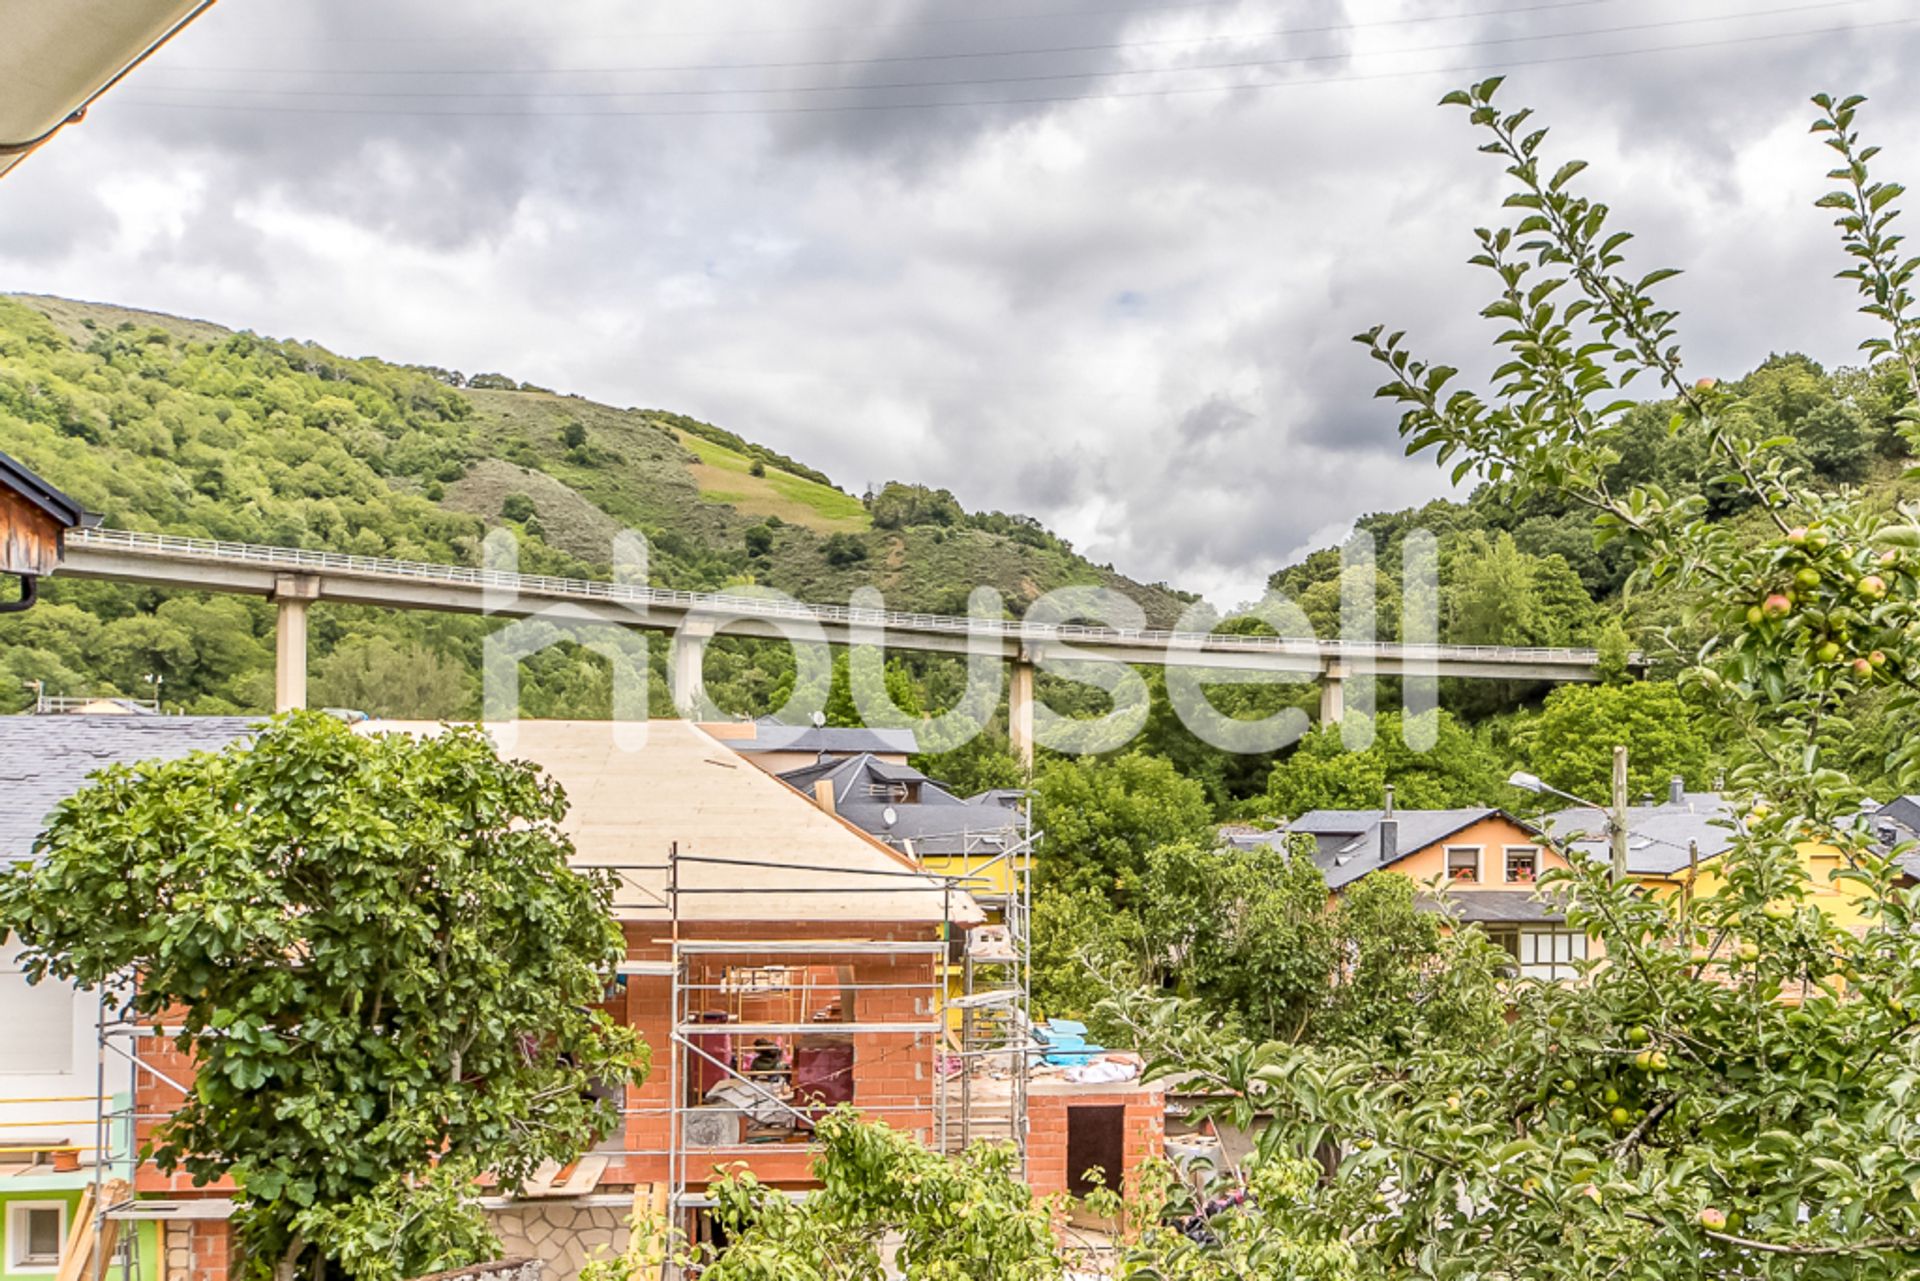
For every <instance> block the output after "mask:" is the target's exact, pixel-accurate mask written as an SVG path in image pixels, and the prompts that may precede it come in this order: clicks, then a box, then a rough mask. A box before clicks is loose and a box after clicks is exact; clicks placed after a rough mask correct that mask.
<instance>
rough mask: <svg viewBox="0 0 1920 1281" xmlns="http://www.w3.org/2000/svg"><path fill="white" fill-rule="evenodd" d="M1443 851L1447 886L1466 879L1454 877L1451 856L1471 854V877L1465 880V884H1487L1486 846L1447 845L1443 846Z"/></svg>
mask: <svg viewBox="0 0 1920 1281" xmlns="http://www.w3.org/2000/svg"><path fill="white" fill-rule="evenodd" d="M1444 849H1445V853H1446V858H1447V883H1448V884H1449V885H1451V884H1453V883H1454V882H1455V881H1457V880H1464V879H1466V878H1462V877H1458V876H1455V875H1454V868H1453V856H1454V855H1455V854H1457V853H1471V854H1472V855H1473V877H1472V879H1470V880H1467V881H1466V883H1467V884H1469V885H1485V884H1486V883H1487V876H1486V872H1487V868H1486V862H1487V847H1486V846H1484V845H1448V846H1445V847H1444Z"/></svg>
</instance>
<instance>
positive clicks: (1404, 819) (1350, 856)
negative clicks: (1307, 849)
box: [1236, 809, 1537, 890]
mask: <svg viewBox="0 0 1920 1281" xmlns="http://www.w3.org/2000/svg"><path fill="white" fill-rule="evenodd" d="M1386 817H1387V813H1386V811H1385V810H1309V811H1308V812H1307V813H1305V814H1302V815H1301V816H1300V817H1299V818H1297V819H1295V820H1293V822H1292V823H1290V824H1288V825H1287V827H1286V828H1285V829H1283V830H1281V831H1278V832H1273V833H1269V834H1268V835H1267V836H1266V837H1265V839H1264V840H1263V841H1260V842H1259V843H1263V844H1267V845H1272V846H1275V847H1276V848H1277V847H1278V846H1279V844H1280V841H1281V839H1282V838H1283V837H1285V836H1286V834H1287V833H1288V832H1302V833H1305V834H1306V835H1308V836H1311V837H1313V842H1314V853H1313V861H1314V863H1315V864H1316V865H1318V867H1319V868H1320V874H1321V875H1322V876H1324V877H1325V878H1326V881H1327V888H1328V889H1332V890H1337V889H1341V888H1344V887H1345V886H1348V885H1351V884H1353V882H1355V881H1357V880H1359V879H1360V878H1361V877H1363V876H1365V875H1366V874H1367V873H1369V872H1376V871H1379V870H1380V869H1381V868H1383V867H1387V866H1390V865H1391V864H1393V863H1397V862H1399V861H1400V860H1401V859H1403V858H1405V857H1407V856H1408V855H1409V854H1413V853H1416V852H1417V851H1419V850H1423V849H1426V848H1428V847H1429V846H1432V845H1437V844H1439V843H1440V842H1441V841H1444V840H1446V839H1447V838H1448V837H1449V836H1452V835H1453V834H1454V833H1455V832H1458V831H1461V830H1462V829H1464V828H1468V827H1471V826H1473V824H1475V823H1478V822H1480V821H1482V820H1483V819H1489V818H1496V817H1498V818H1506V819H1507V820H1509V821H1510V822H1512V823H1514V824H1515V825H1517V826H1519V827H1521V828H1523V829H1525V830H1527V831H1529V832H1533V831H1536V830H1537V829H1535V828H1533V827H1532V826H1531V825H1530V824H1528V823H1525V822H1522V821H1521V820H1520V819H1517V818H1514V817H1513V816H1512V815H1511V814H1508V813H1507V812H1506V811H1504V810H1500V809H1452V810H1408V809H1397V810H1395V811H1394V814H1393V818H1394V819H1395V820H1396V821H1397V822H1398V824H1399V831H1398V833H1397V834H1396V837H1395V840H1394V852H1393V856H1392V857H1391V858H1383V857H1382V856H1381V841H1380V824H1381V820H1383V819H1385V818H1386ZM1239 839H1246V838H1239ZM1236 843H1239V840H1238V839H1236Z"/></svg>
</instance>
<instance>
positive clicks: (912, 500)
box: [867, 481, 967, 529]
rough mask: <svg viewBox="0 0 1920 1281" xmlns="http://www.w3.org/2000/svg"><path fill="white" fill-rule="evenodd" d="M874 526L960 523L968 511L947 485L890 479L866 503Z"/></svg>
mask: <svg viewBox="0 0 1920 1281" xmlns="http://www.w3.org/2000/svg"><path fill="white" fill-rule="evenodd" d="M867 507H868V510H869V511H870V512H871V513H872V514H873V527H874V528H875V529H905V528H907V527H908V526H911V525H943V526H949V525H959V524H962V523H964V522H965V521H966V518H967V513H966V511H965V509H964V508H962V507H961V506H960V501H959V500H958V499H956V498H955V497H954V496H953V495H952V494H950V493H948V492H947V491H946V490H944V489H930V488H928V487H927V486H925V485H903V484H901V483H900V482H899V481H888V482H887V483H886V484H885V485H884V486H882V487H881V489H880V492H879V493H877V494H875V495H874V496H873V498H872V500H871V501H870V502H869V503H868V505H867Z"/></svg>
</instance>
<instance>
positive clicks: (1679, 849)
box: [1543, 778, 1920, 930]
mask: <svg viewBox="0 0 1920 1281" xmlns="http://www.w3.org/2000/svg"><path fill="white" fill-rule="evenodd" d="M1894 804H1895V805H1898V804H1899V802H1895V803H1894ZM1892 809H1893V806H1889V807H1887V808H1886V809H1884V810H1883V811H1882V813H1883V814H1886V813H1888V812H1889V811H1891V810H1892ZM1914 816H1915V818H1916V819H1920V804H1916V805H1915V807H1914ZM1737 817H1738V815H1737V814H1736V812H1735V809H1734V805H1733V803H1732V802H1731V801H1730V800H1728V799H1727V798H1726V797H1724V796H1722V795H1721V794H1720V793H1718V792H1689V791H1687V790H1686V789H1685V785H1684V784H1683V783H1682V782H1681V780H1679V779H1677V778H1676V779H1674V780H1673V781H1672V783H1671V784H1669V786H1668V790H1667V796H1666V798H1665V799H1664V800H1662V801H1660V802H1658V803H1656V804H1648V805H1634V806H1630V807H1628V810H1627V874H1628V875H1629V876H1631V877H1632V878H1633V880H1634V881H1636V882H1637V883H1639V884H1640V885H1642V886H1645V887H1646V888H1647V889H1648V890H1649V891H1651V892H1652V893H1655V894H1659V895H1662V896H1665V895H1671V894H1679V893H1681V892H1682V891H1684V890H1686V889H1687V887H1688V886H1689V885H1691V886H1692V892H1693V893H1694V894H1695V895H1696V896H1704V895H1709V894H1712V893H1714V892H1715V891H1716V890H1718V889H1719V888H1720V886H1721V884H1722V883H1723V880H1722V876H1721V873H1720V870H1719V864H1718V860H1719V856H1720V855H1721V854H1723V853H1725V852H1726V850H1727V849H1728V847H1729V846H1731V845H1732V844H1733V838H1734V824H1735V822H1736V820H1737ZM1543 825H1544V827H1545V829H1546V831H1547V832H1548V833H1550V834H1551V836H1552V838H1553V839H1554V841H1555V842H1556V843H1558V844H1560V845H1561V846H1562V848H1564V849H1566V850H1568V851H1569V852H1575V853H1578V854H1582V855H1585V856H1586V857H1588V858H1592V859H1597V860H1600V861H1603V862H1604V861H1605V860H1607V859H1609V858H1611V857H1612V855H1611V852H1610V849H1609V846H1608V842H1607V834H1606V833H1607V826H1606V816H1605V815H1603V814H1601V813H1600V812H1599V811H1597V810H1592V809H1567V810H1561V811H1560V812H1559V813H1557V814H1552V815H1549V816H1548V817H1547V818H1546V819H1545V820H1544V824H1543ZM1897 839H1898V840H1909V839H1912V835H1911V833H1900V834H1898V836H1897ZM1888 843H1889V844H1892V843H1895V842H1893V841H1889V842H1888ZM1799 851H1800V858H1801V862H1802V864H1803V865H1804V866H1805V868H1806V872H1807V881H1808V893H1809V898H1810V900H1811V901H1812V902H1813V903H1814V904H1815V905H1816V906H1817V907H1819V908H1820V910H1821V911H1823V912H1825V913H1826V914H1827V915H1828V916H1829V917H1830V918H1831V919H1832V920H1833V921H1834V922H1835V923H1837V924H1839V925H1842V926H1844V927H1846V928H1848V929H1855V930H1858V929H1861V928H1864V926H1865V923H1866V918H1865V915H1864V913H1863V912H1862V910H1861V906H1860V903H1861V897H1862V895H1861V890H1860V888H1859V886H1857V885H1855V884H1853V883H1852V882H1850V881H1835V880H1834V879H1833V875H1834V873H1835V872H1838V871H1840V870H1841V869H1842V868H1844V867H1845V866H1846V862H1845V860H1844V859H1842V858H1841V856H1840V852H1839V851H1838V850H1836V849H1834V848H1833V847H1832V846H1830V845H1825V844H1821V843H1819V842H1814V841H1808V842H1806V843H1804V844H1802V845H1801V846H1800V847H1799Z"/></svg>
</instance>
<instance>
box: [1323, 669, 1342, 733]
mask: <svg viewBox="0 0 1920 1281" xmlns="http://www.w3.org/2000/svg"><path fill="white" fill-rule="evenodd" d="M1346 675H1347V674H1346V671H1345V669H1343V668H1342V667H1341V666H1340V664H1338V663H1328V664H1327V667H1326V670H1325V671H1323V672H1321V673H1320V723H1321V724H1322V725H1338V724H1339V723H1340V721H1341V718H1343V717H1344V716H1346V714H1347V695H1346V689H1345V688H1344V685H1345V681H1346Z"/></svg>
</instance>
